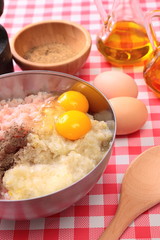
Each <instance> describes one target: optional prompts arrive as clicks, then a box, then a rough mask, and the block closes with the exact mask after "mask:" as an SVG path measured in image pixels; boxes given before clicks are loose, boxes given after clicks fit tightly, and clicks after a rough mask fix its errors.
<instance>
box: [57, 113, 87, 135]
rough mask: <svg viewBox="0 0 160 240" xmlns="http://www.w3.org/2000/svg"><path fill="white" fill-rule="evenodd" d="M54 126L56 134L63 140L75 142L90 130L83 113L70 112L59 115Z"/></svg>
mask: <svg viewBox="0 0 160 240" xmlns="http://www.w3.org/2000/svg"><path fill="white" fill-rule="evenodd" d="M55 126H56V130H57V132H58V133H59V134H60V135H61V136H63V137H64V138H67V139H69V140H77V139H79V138H82V137H83V136H84V135H85V134H86V133H87V132H88V131H89V130H90V129H91V121H90V119H89V117H88V116H87V115H86V114H85V113H83V112H80V111H76V110H71V111H68V112H65V113H63V114H61V115H60V116H59V118H58V119H57V121H56V124H55Z"/></svg>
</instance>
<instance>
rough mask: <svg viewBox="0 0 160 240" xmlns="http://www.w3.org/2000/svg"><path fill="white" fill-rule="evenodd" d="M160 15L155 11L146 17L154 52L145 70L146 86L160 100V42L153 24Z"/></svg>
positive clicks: (159, 12)
mask: <svg viewBox="0 0 160 240" xmlns="http://www.w3.org/2000/svg"><path fill="white" fill-rule="evenodd" d="M159 14H160V10H154V11H152V12H149V13H148V14H147V15H146V22H147V23H148V28H147V32H148V36H149V38H150V42H151V44H152V47H153V52H152V54H151V56H150V58H149V59H148V60H147V62H146V64H145V66H144V70H143V76H144V80H145V81H146V84H147V85H148V86H149V88H150V89H151V90H152V91H153V93H154V94H155V95H156V96H157V97H158V98H160V41H158V38H157V36H156V32H155V31H154V27H153V24H152V22H153V20H154V18H156V17H157V18H159V17H160V15H159ZM158 20H159V19H158Z"/></svg>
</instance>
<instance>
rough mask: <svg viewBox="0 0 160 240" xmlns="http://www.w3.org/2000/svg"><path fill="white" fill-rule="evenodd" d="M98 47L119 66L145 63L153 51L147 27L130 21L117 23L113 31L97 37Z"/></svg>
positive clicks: (110, 60) (108, 58)
mask: <svg viewBox="0 0 160 240" xmlns="http://www.w3.org/2000/svg"><path fill="white" fill-rule="evenodd" d="M97 48H98V50H99V51H100V52H101V53H102V54H103V56H104V57H105V58H106V59H107V60H108V61H109V62H111V63H112V64H114V65H118V66H123V65H132V64H136V63H142V64H144V61H145V60H146V59H148V57H149V55H150V54H151V52H152V46H151V44H150V41H149V39H148V36H147V33H146V30H145V28H144V27H143V26H141V25H139V24H137V23H135V22H128V21H120V22H117V23H115V24H114V26H113V27H112V30H111V32H109V33H106V35H104V36H99V37H97Z"/></svg>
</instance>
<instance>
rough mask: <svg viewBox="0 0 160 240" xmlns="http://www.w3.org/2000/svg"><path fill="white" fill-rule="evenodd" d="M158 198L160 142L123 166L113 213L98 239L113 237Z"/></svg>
mask: <svg viewBox="0 0 160 240" xmlns="http://www.w3.org/2000/svg"><path fill="white" fill-rule="evenodd" d="M159 202H160V146H155V147H152V148H149V149H148V150H146V151H145V152H143V153H142V154H140V155H139V156H138V157H137V158H136V159H135V160H134V161H133V162H132V163H131V164H130V166H129V168H128V169H127V171H126V173H125V175H124V178H123V181H122V187H121V196H120V201H119V206H118V208H117V211H116V214H115V216H114V218H113V220H112V221H111V223H110V224H109V226H108V227H107V228H106V230H105V231H104V232H103V234H102V235H101V236H100V238H99V240H117V239H119V237H120V236H121V235H122V233H123V231H124V230H125V229H126V228H127V227H128V226H129V225H130V223H131V222H132V221H133V220H134V219H135V218H137V217H138V216H139V215H140V214H141V213H143V212H144V211H146V210H147V209H149V208H151V207H153V206H154V205H156V204H157V203H159Z"/></svg>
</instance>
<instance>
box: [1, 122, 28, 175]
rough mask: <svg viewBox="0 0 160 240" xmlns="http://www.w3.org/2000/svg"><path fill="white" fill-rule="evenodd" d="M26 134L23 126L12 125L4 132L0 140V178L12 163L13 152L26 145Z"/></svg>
mask: <svg viewBox="0 0 160 240" xmlns="http://www.w3.org/2000/svg"><path fill="white" fill-rule="evenodd" d="M27 135H28V131H26V130H25V129H24V128H23V127H21V128H20V127H13V128H11V130H8V131H6V132H5V137H4V139H3V140H0V178H2V176H3V173H4V171H6V170H7V169H9V168H11V167H12V166H13V164H14V154H15V153H16V152H18V151H19V149H20V148H23V147H24V146H26V145H27Z"/></svg>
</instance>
